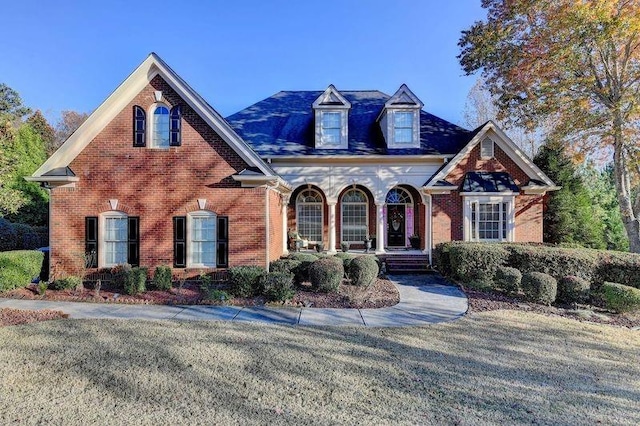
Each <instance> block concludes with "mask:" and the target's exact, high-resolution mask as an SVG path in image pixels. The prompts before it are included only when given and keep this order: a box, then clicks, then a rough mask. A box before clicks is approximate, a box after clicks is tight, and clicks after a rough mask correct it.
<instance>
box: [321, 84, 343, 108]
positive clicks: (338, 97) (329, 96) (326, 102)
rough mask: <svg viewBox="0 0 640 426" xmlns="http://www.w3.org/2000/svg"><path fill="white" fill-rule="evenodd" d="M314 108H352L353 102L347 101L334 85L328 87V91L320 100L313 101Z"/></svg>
mask: <svg viewBox="0 0 640 426" xmlns="http://www.w3.org/2000/svg"><path fill="white" fill-rule="evenodd" d="M313 107H314V108H351V102H349V101H348V100H346V99H345V97H344V96H342V94H341V93H340V92H338V89H336V88H335V86H334V85H333V84H330V85H329V87H327V90H325V91H324V93H323V94H322V95H320V96H318V98H317V99H316V100H315V101H313Z"/></svg>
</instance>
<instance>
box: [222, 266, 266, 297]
mask: <svg viewBox="0 0 640 426" xmlns="http://www.w3.org/2000/svg"><path fill="white" fill-rule="evenodd" d="M265 273H266V271H265V270H264V268H261V267H259V266H235V267H233V268H229V284H230V286H231V293H233V294H234V295H235V296H238V297H252V296H256V295H258V294H260V293H262V286H261V284H262V283H261V278H262V276H263V275H264V274H265Z"/></svg>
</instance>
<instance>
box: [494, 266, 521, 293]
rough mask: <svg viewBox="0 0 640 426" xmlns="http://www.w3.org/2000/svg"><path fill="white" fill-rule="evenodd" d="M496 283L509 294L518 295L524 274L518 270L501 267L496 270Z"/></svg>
mask: <svg viewBox="0 0 640 426" xmlns="http://www.w3.org/2000/svg"><path fill="white" fill-rule="evenodd" d="M495 282H496V284H497V285H498V287H500V288H501V289H503V290H504V291H506V292H507V293H517V292H518V290H520V283H521V282H522V273H521V272H520V271H519V270H517V269H516V268H511V267H508V266H500V267H498V269H497V270H496V278H495Z"/></svg>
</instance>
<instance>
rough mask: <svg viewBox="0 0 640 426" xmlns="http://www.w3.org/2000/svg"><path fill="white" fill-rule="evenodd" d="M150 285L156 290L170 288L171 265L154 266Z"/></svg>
mask: <svg viewBox="0 0 640 426" xmlns="http://www.w3.org/2000/svg"><path fill="white" fill-rule="evenodd" d="M151 285H152V286H153V288H155V289H158V290H165V291H166V290H171V287H172V285H173V283H172V282H171V267H169V266H166V265H161V266H156V270H155V272H154V273H153V280H152V281H151Z"/></svg>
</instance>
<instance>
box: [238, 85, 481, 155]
mask: <svg viewBox="0 0 640 426" xmlns="http://www.w3.org/2000/svg"><path fill="white" fill-rule="evenodd" d="M322 93H323V92H321V91H286V92H279V93H276V94H275V95H273V96H271V97H269V98H267V99H264V100H262V101H260V102H258V103H256V104H254V105H252V106H250V107H248V108H246V109H244V110H242V111H240V112H237V113H235V114H233V115H231V116H229V117H227V119H226V120H227V122H229V124H230V125H231V127H233V129H234V130H235V131H236V132H237V133H238V134H239V135H240V136H241V137H242V138H243V139H244V140H245V141H246V142H247V143H248V144H249V145H250V146H251V147H252V148H253V149H254V150H255V151H256V152H257V153H258V154H259V155H260V156H262V157H270V156H280V155H367V154H379V155H442V154H446V155H451V154H455V153H457V152H458V151H459V150H460V149H461V148H462V147H463V146H464V145H465V144H466V143H467V142H468V141H469V140H470V139H471V138H472V137H473V136H472V132H470V131H468V130H465V129H462V128H461V127H458V126H456V125H454V124H452V123H449V122H448V121H445V120H443V119H441V118H438V117H436V116H434V115H432V114H429V113H427V112H424V111H421V112H420V134H421V137H420V142H421V147H420V148H408V149H388V148H387V147H386V144H385V142H384V138H383V136H382V131H381V130H380V125H379V124H378V123H377V121H376V119H377V118H378V115H379V114H380V112H381V111H382V109H383V108H384V104H385V102H386V101H387V100H389V98H390V96H389V95H386V94H384V93H382V92H379V91H376V90H367V91H341V92H340V93H341V94H342V95H343V96H344V97H345V98H346V99H347V100H348V101H349V102H351V105H352V107H351V109H350V111H349V123H348V125H349V149H315V147H314V144H315V141H314V122H313V120H314V116H313V108H312V104H313V102H314V101H315V100H316V99H317V98H318V96H320V95H321V94H322Z"/></svg>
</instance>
